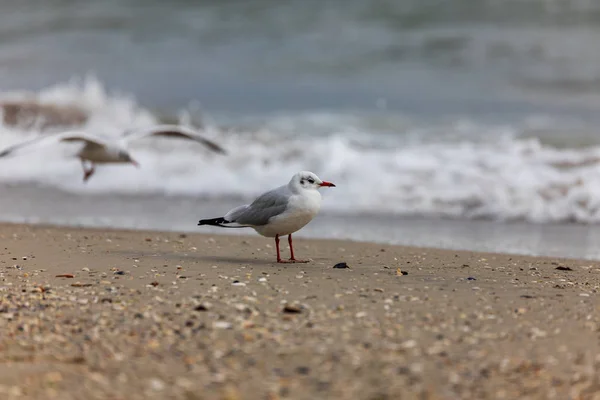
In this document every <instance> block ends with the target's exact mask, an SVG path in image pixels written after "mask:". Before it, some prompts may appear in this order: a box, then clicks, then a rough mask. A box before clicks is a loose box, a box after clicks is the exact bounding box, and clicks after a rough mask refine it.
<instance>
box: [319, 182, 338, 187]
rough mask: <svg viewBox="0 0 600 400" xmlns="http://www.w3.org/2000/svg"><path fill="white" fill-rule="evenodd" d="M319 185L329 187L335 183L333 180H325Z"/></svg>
mask: <svg viewBox="0 0 600 400" xmlns="http://www.w3.org/2000/svg"><path fill="white" fill-rule="evenodd" d="M319 186H327V187H335V185H334V184H333V183H331V182H327V181H323V182H321V184H320V185H319Z"/></svg>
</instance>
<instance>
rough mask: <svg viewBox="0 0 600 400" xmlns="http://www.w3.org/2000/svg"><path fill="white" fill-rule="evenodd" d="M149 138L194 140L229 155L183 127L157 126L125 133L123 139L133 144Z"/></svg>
mask: <svg viewBox="0 0 600 400" xmlns="http://www.w3.org/2000/svg"><path fill="white" fill-rule="evenodd" d="M149 136H159V137H160V136H162V137H166V138H177V139H185V140H192V141H194V142H197V143H200V144H202V145H204V146H206V147H207V148H208V149H209V150H211V151H213V152H215V153H219V154H227V152H226V151H225V149H223V148H222V147H221V146H220V145H218V144H217V143H215V142H213V141H212V140H210V139H207V138H205V137H204V136H202V135H201V134H200V133H199V132H197V131H196V130H194V129H192V128H188V127H185V126H181V125H156V126H152V127H149V128H142V129H135V130H133V131H129V132H125V134H124V135H123V139H124V140H126V141H127V142H131V141H134V140H139V139H144V138H147V137H149Z"/></svg>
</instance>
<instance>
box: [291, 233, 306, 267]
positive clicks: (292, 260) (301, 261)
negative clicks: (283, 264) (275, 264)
mask: <svg viewBox="0 0 600 400" xmlns="http://www.w3.org/2000/svg"><path fill="white" fill-rule="evenodd" d="M288 244H289V245H290V256H291V257H290V261H291V262H297V263H307V262H308V260H297V259H296V258H295V257H294V245H293V244H292V234H291V233H290V234H289V235H288Z"/></svg>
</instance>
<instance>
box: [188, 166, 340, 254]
mask: <svg viewBox="0 0 600 400" xmlns="http://www.w3.org/2000/svg"><path fill="white" fill-rule="evenodd" d="M323 186H326V187H335V185H334V184H333V183H331V182H326V181H322V180H321V179H319V177H318V176H317V175H315V174H313V173H312V172H308V171H302V172H298V173H297V174H296V175H294V176H293V177H292V179H291V180H290V182H289V183H288V184H287V185H283V186H280V187H278V188H277V189H273V190H271V191H269V192H266V193H264V194H262V195H260V196H259V197H258V198H257V199H256V200H254V202H252V204H246V205H243V206H240V207H237V208H234V209H233V210H231V211H229V212H228V213H227V214H225V216H224V217H219V218H212V219H201V220H200V222H198V225H214V226H221V227H223V228H245V227H250V228H253V229H254V230H255V231H256V232H258V233H259V234H261V235H262V236H266V237H274V238H275V247H276V248H277V262H278V263H284V262H308V261H303V260H297V259H296V258H295V257H294V247H293V246H292V233H294V232H296V231H298V230H300V229H302V228H303V227H304V226H305V225H306V224H308V223H309V222H310V221H311V220H312V219H313V218H314V217H315V215H317V213H318V212H319V209H320V208H321V193H319V191H318V189H319V188H321V187H323ZM285 235H288V243H289V245H290V255H291V257H290V259H289V260H282V259H281V254H280V252H279V236H285Z"/></svg>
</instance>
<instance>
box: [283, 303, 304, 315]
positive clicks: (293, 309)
mask: <svg viewBox="0 0 600 400" xmlns="http://www.w3.org/2000/svg"><path fill="white" fill-rule="evenodd" d="M283 312H284V313H287V314H300V313H301V312H302V309H301V308H300V307H298V306H295V305H292V304H286V305H285V307H283Z"/></svg>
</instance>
